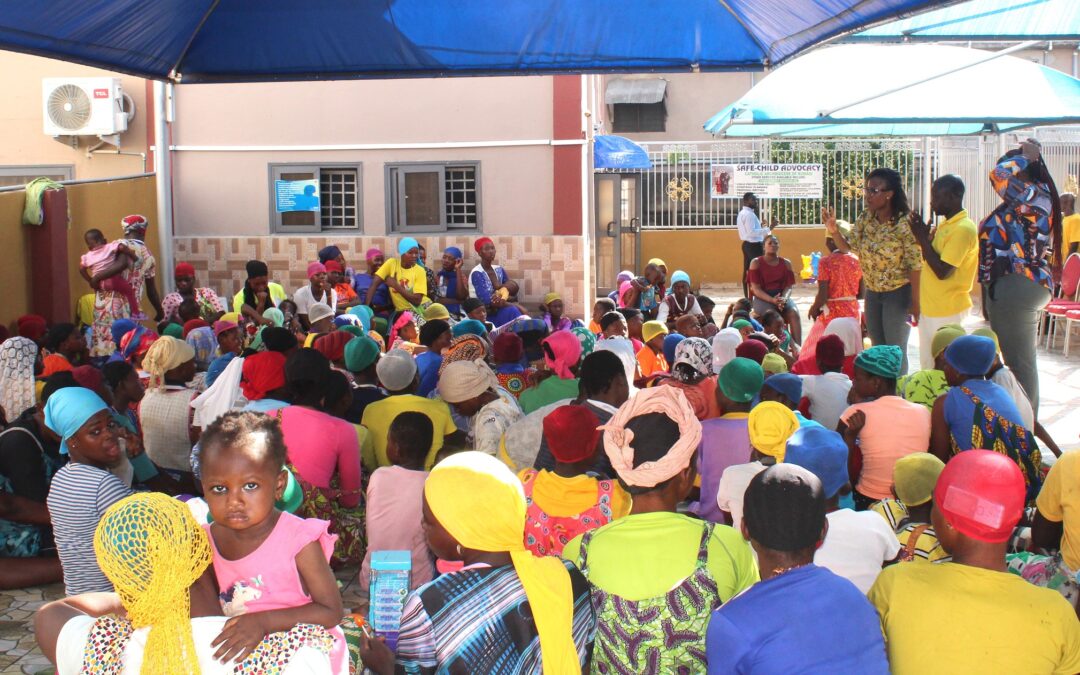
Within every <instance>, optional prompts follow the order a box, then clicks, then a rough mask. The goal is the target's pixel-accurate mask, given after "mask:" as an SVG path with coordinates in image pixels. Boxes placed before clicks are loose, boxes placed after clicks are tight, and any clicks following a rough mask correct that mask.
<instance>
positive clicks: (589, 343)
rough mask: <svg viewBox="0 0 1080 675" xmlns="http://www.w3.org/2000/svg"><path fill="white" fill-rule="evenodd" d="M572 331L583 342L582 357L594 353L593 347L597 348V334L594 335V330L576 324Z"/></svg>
mask: <svg viewBox="0 0 1080 675" xmlns="http://www.w3.org/2000/svg"><path fill="white" fill-rule="evenodd" d="M570 332H571V333H572V334H573V335H574V336H575V337H576V338H577V339H578V342H580V343H581V357H582V358H585V357H586V356H588V355H589V354H592V352H593V349H595V348H596V336H595V335H593V332H592V331H591V330H589V329H588V328H586V327H585V326H574V327H573V328H571V329H570Z"/></svg>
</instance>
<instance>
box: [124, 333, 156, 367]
mask: <svg viewBox="0 0 1080 675" xmlns="http://www.w3.org/2000/svg"><path fill="white" fill-rule="evenodd" d="M157 339H158V335H157V333H155V332H154V331H152V330H150V329H148V328H146V327H144V326H136V327H135V328H134V330H130V331H128V332H127V334H125V335H124V337H123V338H121V339H120V356H122V357H124V360H126V361H128V362H131V361H132V360H133V359H136V358H138V357H140V356H145V354H146V352H148V351H150V347H152V346H153V345H154V342H156V341H157Z"/></svg>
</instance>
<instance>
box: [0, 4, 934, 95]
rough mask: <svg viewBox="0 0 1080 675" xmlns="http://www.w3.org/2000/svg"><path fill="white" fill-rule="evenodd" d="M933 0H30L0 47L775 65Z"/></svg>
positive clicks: (560, 63) (118, 66) (422, 60)
mask: <svg viewBox="0 0 1080 675" xmlns="http://www.w3.org/2000/svg"><path fill="white" fill-rule="evenodd" d="M940 5H941V2H940V0H936V1H935V0H726V1H725V2H717V0H684V1H683V2H681V3H678V4H677V5H673V4H671V3H665V2H657V1H656V0H624V2H622V3H618V4H615V5H613V4H612V3H610V2H600V1H599V0H469V1H468V2H447V1H446V0H386V1H384V2H374V1H372V0H318V1H317V2H298V1H297V0H81V1H80V2H71V1H70V0H36V1H33V2H12V1H8V2H4V3H3V11H0V49H6V50H11V51H17V52H25V53H29V54H36V55H39V56H46V57H50V58H58V59H63V60H66V61H72V62H75V63H83V64H86V65H91V66H96V67H100V68H105V69H107V70H113V71H118V72H123V73H130V74H132V75H137V76H141V77H146V78H151V79H158V80H163V79H172V80H174V81H177V82H185V83H189V82H242V81H258V80H305V79H343V78H354V77H415V76H445V75H479V74H507V75H509V74H529V73H558V72H614V71H631V72H642V71H699V70H700V71H730V70H751V69H752V70H758V69H761V68H763V67H770V66H775V65H777V64H780V63H782V62H784V61H785V60H787V59H789V58H791V57H793V56H796V55H797V54H799V53H801V52H803V51H805V50H806V49H809V48H810V47H813V46H814V45H817V44H819V43H821V42H823V41H825V40H829V39H832V38H836V37H838V36H840V35H843V34H845V33H848V32H851V31H853V30H856V29H859V28H863V27H865V26H868V25H872V24H875V23H879V22H883V21H888V20H892V19H895V18H897V17H898V16H902V15H910V14H914V13H916V12H919V11H924V10H926V9H929V8H932V7H937V6H940Z"/></svg>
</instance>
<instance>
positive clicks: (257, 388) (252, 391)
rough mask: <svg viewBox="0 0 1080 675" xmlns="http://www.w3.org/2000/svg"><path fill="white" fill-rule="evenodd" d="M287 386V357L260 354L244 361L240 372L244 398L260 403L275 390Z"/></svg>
mask: <svg viewBox="0 0 1080 675" xmlns="http://www.w3.org/2000/svg"><path fill="white" fill-rule="evenodd" d="M284 386H285V355H284V354H282V353H281V352H258V353H256V354H252V355H251V356H248V357H246V358H245V359H244V365H243V367H242V368H241V370H240V389H241V391H243V392H244V398H246V399H247V400H249V401H258V400H259V399H263V398H266V395H267V394H268V393H270V392H272V391H274V390H275V389H281V388H282V387H284Z"/></svg>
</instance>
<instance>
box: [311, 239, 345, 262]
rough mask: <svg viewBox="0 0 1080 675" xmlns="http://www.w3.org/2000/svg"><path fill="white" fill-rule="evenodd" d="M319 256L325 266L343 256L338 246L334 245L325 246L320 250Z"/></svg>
mask: <svg viewBox="0 0 1080 675" xmlns="http://www.w3.org/2000/svg"><path fill="white" fill-rule="evenodd" d="M317 255H318V256H319V262H321V263H322V264H324V265H325V264H326V263H327V262H329V261H331V260H337V259H338V256H340V255H341V249H340V248H338V247H337V246H334V245H333V244H330V245H329V246H324V247H323V248H321V249H319V252H318V254H317Z"/></svg>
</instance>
